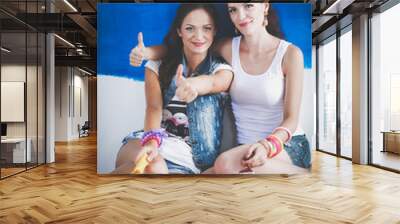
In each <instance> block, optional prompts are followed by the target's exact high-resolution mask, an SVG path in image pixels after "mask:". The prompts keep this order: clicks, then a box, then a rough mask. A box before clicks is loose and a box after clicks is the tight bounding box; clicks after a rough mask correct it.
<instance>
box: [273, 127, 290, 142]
mask: <svg viewBox="0 0 400 224" xmlns="http://www.w3.org/2000/svg"><path fill="white" fill-rule="evenodd" d="M279 130H282V131H285V132H286V134H287V135H288V138H287V140H286V141H285V143H286V142H289V141H290V139H292V132H291V131H290V130H289V128H286V127H283V126H280V127H277V128H275V129H274V131H273V132H272V133H275V131H279Z"/></svg>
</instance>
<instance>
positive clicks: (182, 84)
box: [175, 64, 199, 103]
mask: <svg viewBox="0 0 400 224" xmlns="http://www.w3.org/2000/svg"><path fill="white" fill-rule="evenodd" d="M176 87H177V88H176V92H175V96H177V97H178V98H179V100H181V101H184V102H186V103H190V102H192V101H193V100H194V99H196V97H197V96H198V95H199V94H198V92H197V90H196V88H195V87H194V86H193V84H192V83H191V78H188V79H186V78H185V77H184V76H183V66H182V64H180V65H179V66H178V68H177V69H176Z"/></svg>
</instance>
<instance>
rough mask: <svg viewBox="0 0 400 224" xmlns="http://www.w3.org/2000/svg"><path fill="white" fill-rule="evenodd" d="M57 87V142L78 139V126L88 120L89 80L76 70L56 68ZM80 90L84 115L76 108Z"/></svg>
mask: <svg viewBox="0 0 400 224" xmlns="http://www.w3.org/2000/svg"><path fill="white" fill-rule="evenodd" d="M55 86H56V88H55V123H56V125H55V141H70V140H73V139H77V138H78V137H79V135H78V134H79V133H78V124H80V125H81V126H82V125H83V123H84V122H85V121H87V120H88V78H87V77H86V76H83V73H81V72H80V71H79V70H77V69H75V68H72V67H56V81H55ZM79 89H80V95H81V97H80V100H81V103H80V104H81V105H82V108H81V109H82V114H80V113H79V108H78V107H77V106H76V105H79V102H78V100H79V97H77V96H78V95H79V93H78V90H79ZM74 110H75V111H74Z"/></svg>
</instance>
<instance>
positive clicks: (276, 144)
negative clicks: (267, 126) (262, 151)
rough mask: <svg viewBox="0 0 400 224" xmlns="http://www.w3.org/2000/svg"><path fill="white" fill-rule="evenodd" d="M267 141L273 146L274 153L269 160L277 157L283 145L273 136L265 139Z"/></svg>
mask: <svg viewBox="0 0 400 224" xmlns="http://www.w3.org/2000/svg"><path fill="white" fill-rule="evenodd" d="M266 139H267V141H269V142H271V144H272V145H273V146H275V149H276V151H275V152H273V153H272V154H271V155H269V158H273V157H275V156H276V155H278V154H279V153H280V152H281V151H282V150H283V147H284V146H283V143H282V141H281V140H280V139H279V138H278V137H276V136H275V135H270V136H268V137H267V138H266Z"/></svg>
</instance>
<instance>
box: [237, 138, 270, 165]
mask: <svg viewBox="0 0 400 224" xmlns="http://www.w3.org/2000/svg"><path fill="white" fill-rule="evenodd" d="M266 161H267V150H266V149H265V147H264V146H263V145H262V144H260V143H258V142H257V143H254V144H252V145H250V146H249V149H248V150H247V152H246V154H245V155H244V157H243V160H242V165H243V166H245V167H257V166H262V165H264V164H265V162H266Z"/></svg>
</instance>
